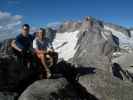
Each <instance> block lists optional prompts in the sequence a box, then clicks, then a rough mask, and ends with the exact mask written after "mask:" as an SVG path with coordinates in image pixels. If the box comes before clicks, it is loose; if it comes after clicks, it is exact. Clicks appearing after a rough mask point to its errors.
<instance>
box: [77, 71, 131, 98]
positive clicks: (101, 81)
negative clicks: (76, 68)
mask: <svg viewBox="0 0 133 100" xmlns="http://www.w3.org/2000/svg"><path fill="white" fill-rule="evenodd" d="M79 83H80V84H81V85H82V86H83V87H85V88H86V90H87V91H88V92H89V93H91V94H92V95H95V96H96V98H97V99H98V100H132V99H133V97H132V92H131V91H133V88H132V87H133V84H132V83H131V82H128V81H122V80H119V79H117V78H115V77H110V76H109V74H108V72H106V71H102V70H96V73H95V74H92V75H85V76H81V77H80V78H79Z"/></svg>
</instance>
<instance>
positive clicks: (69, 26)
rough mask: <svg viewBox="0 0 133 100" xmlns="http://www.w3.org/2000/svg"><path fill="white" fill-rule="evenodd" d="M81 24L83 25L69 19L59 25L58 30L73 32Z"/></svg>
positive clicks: (60, 31)
mask: <svg viewBox="0 0 133 100" xmlns="http://www.w3.org/2000/svg"><path fill="white" fill-rule="evenodd" d="M80 26H81V23H80V22H74V21H67V22H65V23H63V24H62V25H61V26H60V27H59V29H58V31H57V32H58V33H63V32H72V31H75V30H78V29H79V28H80Z"/></svg>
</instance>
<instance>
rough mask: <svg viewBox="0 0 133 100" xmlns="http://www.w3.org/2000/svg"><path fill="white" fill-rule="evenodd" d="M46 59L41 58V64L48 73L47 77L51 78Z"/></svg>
mask: <svg viewBox="0 0 133 100" xmlns="http://www.w3.org/2000/svg"><path fill="white" fill-rule="evenodd" d="M45 61H46V59H45V57H44V55H42V56H41V63H42V65H43V67H44V69H45V71H46V77H47V78H49V77H50V76H51V73H50V70H49V69H48V66H47V65H46V63H45Z"/></svg>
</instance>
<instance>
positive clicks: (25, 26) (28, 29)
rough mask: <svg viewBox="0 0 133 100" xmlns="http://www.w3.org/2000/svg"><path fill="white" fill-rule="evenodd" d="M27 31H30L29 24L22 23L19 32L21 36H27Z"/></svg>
mask: <svg viewBox="0 0 133 100" xmlns="http://www.w3.org/2000/svg"><path fill="white" fill-rule="evenodd" d="M29 31H30V26H29V25H28V24H24V25H22V29H21V34H22V35H23V36H27V35H28V34H29Z"/></svg>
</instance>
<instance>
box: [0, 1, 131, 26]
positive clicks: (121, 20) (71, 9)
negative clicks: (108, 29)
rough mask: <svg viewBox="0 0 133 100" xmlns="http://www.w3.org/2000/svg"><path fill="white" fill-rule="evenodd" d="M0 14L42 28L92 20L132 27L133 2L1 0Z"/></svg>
mask: <svg viewBox="0 0 133 100" xmlns="http://www.w3.org/2000/svg"><path fill="white" fill-rule="evenodd" d="M0 11H3V12H9V13H11V14H12V15H20V16H22V22H23V23H29V24H31V25H33V26H44V25H47V24H49V23H58V22H60V21H61V22H62V21H65V20H82V19H83V17H84V16H89V15H90V16H93V17H95V18H98V19H102V20H104V21H107V22H112V23H115V24H120V25H123V26H126V27H131V26H133V13H132V11H133V0H0Z"/></svg>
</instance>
